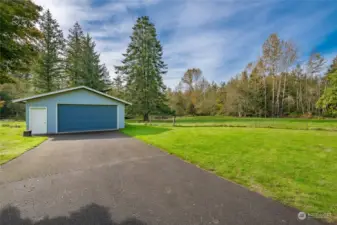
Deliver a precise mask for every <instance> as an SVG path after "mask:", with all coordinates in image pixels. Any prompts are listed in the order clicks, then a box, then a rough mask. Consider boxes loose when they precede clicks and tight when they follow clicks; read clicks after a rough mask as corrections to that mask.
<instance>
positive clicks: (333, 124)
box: [128, 116, 337, 131]
mask: <svg viewBox="0 0 337 225" xmlns="http://www.w3.org/2000/svg"><path fill="white" fill-rule="evenodd" d="M139 121H140V119H131V120H128V122H129V123H137V122H139ZM151 123H152V124H158V125H165V124H172V118H168V119H164V120H160V119H154V120H152V121H151ZM176 125H177V126H184V127H199V126H202V127H205V126H209V127H214V126H224V127H262V128H283V129H300V130H335V131H337V119H305V118H257V117H245V118H238V117H228V116H195V117H192V116H190V117H177V119H176Z"/></svg>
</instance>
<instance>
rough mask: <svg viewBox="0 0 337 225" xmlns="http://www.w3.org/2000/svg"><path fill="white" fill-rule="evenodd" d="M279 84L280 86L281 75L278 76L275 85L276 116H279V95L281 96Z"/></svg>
mask: <svg viewBox="0 0 337 225" xmlns="http://www.w3.org/2000/svg"><path fill="white" fill-rule="evenodd" d="M281 84H282V75H280V82H279V83H278V85H277V93H276V115H277V117H279V116H280V94H281Z"/></svg>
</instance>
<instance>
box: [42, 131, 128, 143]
mask: <svg viewBox="0 0 337 225" xmlns="http://www.w3.org/2000/svg"><path fill="white" fill-rule="evenodd" d="M48 137H49V138H50V140H51V141H67V140H99V139H116V138H130V137H129V136H127V135H125V134H123V133H121V132H119V131H100V132H88V133H73V134H53V135H48Z"/></svg>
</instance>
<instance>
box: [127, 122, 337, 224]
mask: <svg viewBox="0 0 337 225" xmlns="http://www.w3.org/2000/svg"><path fill="white" fill-rule="evenodd" d="M123 132H124V133H125V134H127V135H130V136H133V137H135V138H138V139H140V140H143V141H145V142H146V143H149V144H152V145H154V146H157V147H159V148H161V149H163V150H165V151H167V152H169V153H172V154H175V155H177V156H179V157H180V158H182V159H184V160H186V161H189V162H191V163H194V164H196V165H198V166H200V167H202V168H204V169H207V170H209V171H213V172H214V173H216V174H217V175H219V176H222V177H225V178H227V179H229V180H232V181H234V182H237V183H239V184H242V185H244V186H246V187H248V188H250V189H251V190H254V191H257V192H259V193H262V194H263V195H265V196H269V197H272V198H273V199H276V200H279V201H281V202H282V203H284V204H287V205H290V206H293V207H296V208H298V209H300V210H302V211H305V212H307V213H312V214H313V215H316V217H323V219H326V220H329V221H336V220H337V132H330V131H304V130H286V129H265V128H261V129H254V128H230V127H163V126H144V125H128V126H127V127H126V128H125V129H124V130H123Z"/></svg>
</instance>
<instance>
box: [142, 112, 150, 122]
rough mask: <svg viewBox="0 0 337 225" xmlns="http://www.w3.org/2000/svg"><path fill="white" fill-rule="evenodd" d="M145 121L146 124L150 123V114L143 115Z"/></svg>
mask: <svg viewBox="0 0 337 225" xmlns="http://www.w3.org/2000/svg"><path fill="white" fill-rule="evenodd" d="M143 120H144V122H148V121H149V113H145V114H144V115H143Z"/></svg>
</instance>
